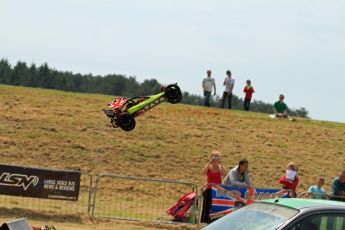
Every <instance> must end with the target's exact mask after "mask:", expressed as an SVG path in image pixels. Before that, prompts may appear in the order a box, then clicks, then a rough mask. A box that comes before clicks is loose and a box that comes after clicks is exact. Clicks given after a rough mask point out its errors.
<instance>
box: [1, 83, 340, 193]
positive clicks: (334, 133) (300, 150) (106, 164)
mask: <svg viewBox="0 0 345 230" xmlns="http://www.w3.org/2000/svg"><path fill="white" fill-rule="evenodd" d="M112 99H113V97H112V96H105V95H95V94H79V93H67V92H62V91H56V90H43V89H34V88H23V87H12V86H4V85H0V150H1V151H0V156H1V162H2V163H7V164H19V165H30V166H43V167H53V168H62V169H80V170H83V171H89V172H92V173H95V174H97V173H101V172H108V173H116V174H121V175H133V176H141V177H154V178H167V179H183V180H188V181H192V182H195V183H196V184H198V185H202V184H203V183H204V180H205V178H204V177H203V176H202V175H201V170H202V168H203V167H204V165H205V163H206V162H207V158H208V154H209V152H210V151H212V150H214V149H217V150H220V151H221V152H222V162H223V164H224V165H225V167H226V168H231V167H233V166H234V165H235V164H237V162H238V160H239V159H241V158H247V159H248V160H249V161H250V171H251V178H252V180H253V182H254V184H255V185H256V186H257V187H273V188H274V187H279V185H278V183H277V180H278V178H279V175H281V174H283V172H284V170H285V165H286V164H287V163H288V162H289V161H296V162H297V163H298V164H299V165H300V172H299V175H300V181H301V183H300V186H299V191H303V190H306V189H307V188H308V186H309V185H310V184H312V183H314V181H315V180H316V177H317V176H324V177H325V178H326V184H327V185H326V189H329V184H330V182H331V180H332V178H333V177H334V176H335V175H337V174H338V171H339V170H340V169H344V167H345V124H338V123H330V122H321V121H312V120H297V121H296V122H291V121H286V120H284V121H281V120H272V119H270V118H268V117H267V115H265V114H259V113H250V112H239V111H228V110H220V109H208V108H201V107H193V106H187V105H171V104H168V103H164V104H162V105H161V106H159V107H157V108H155V109H154V110H152V111H150V112H149V113H147V114H145V115H143V116H142V117H139V118H138V119H137V127H136V129H135V130H134V131H132V132H123V131H122V130H120V129H114V128H112V127H111V124H110V123H109V121H108V119H107V118H106V117H105V116H104V114H103V112H102V111H101V110H102V109H103V108H104V107H105V105H106V103H107V102H109V101H111V100H112Z"/></svg>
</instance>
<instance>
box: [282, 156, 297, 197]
mask: <svg viewBox="0 0 345 230" xmlns="http://www.w3.org/2000/svg"><path fill="white" fill-rule="evenodd" d="M291 168H293V169H294V170H295V171H296V174H295V176H294V178H293V180H291V178H289V175H288V173H286V174H285V175H283V176H282V177H281V178H280V180H279V183H280V184H282V185H283V189H289V190H290V191H289V195H288V196H289V197H290V198H295V197H297V194H296V188H297V186H298V183H299V179H298V177H297V171H298V166H297V164H296V163H294V162H290V163H289V164H288V165H287V172H288V171H289V170H290V169H291Z"/></svg>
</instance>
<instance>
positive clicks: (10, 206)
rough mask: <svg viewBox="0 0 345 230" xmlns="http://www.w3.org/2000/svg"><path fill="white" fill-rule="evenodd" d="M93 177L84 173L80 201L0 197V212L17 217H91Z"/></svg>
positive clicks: (81, 180)
mask: <svg viewBox="0 0 345 230" xmlns="http://www.w3.org/2000/svg"><path fill="white" fill-rule="evenodd" d="M91 192H92V176H91V175H89V174H85V173H82V174H81V178H80V192H79V198H78V201H66V200H51V199H40V198H31V197H19V196H8V195H0V207H1V208H0V212H2V213H8V214H11V212H13V214H16V215H30V213H32V214H33V215H36V214H50V215H89V213H90V210H91V206H90V204H91Z"/></svg>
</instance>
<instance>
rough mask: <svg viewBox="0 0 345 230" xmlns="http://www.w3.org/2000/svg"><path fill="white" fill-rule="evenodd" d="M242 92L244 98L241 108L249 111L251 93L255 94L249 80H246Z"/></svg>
mask: <svg viewBox="0 0 345 230" xmlns="http://www.w3.org/2000/svg"><path fill="white" fill-rule="evenodd" d="M243 92H244V93H245V94H246V95H245V97H244V104H243V107H244V110H246V111H249V107H250V101H251V100H252V96H253V93H255V91H254V88H253V86H252V82H251V81H250V80H247V85H246V86H245V87H244V89H243Z"/></svg>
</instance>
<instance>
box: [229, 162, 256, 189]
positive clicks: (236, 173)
mask: <svg viewBox="0 0 345 230" xmlns="http://www.w3.org/2000/svg"><path fill="white" fill-rule="evenodd" d="M248 168H249V162H248V160H246V159H242V160H240V162H239V163H238V165H237V166H236V167H235V168H233V169H231V170H230V171H229V173H228V175H226V177H225V178H224V181H223V185H227V186H232V187H238V188H251V187H252V183H251V181H250V178H249V175H248Z"/></svg>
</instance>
